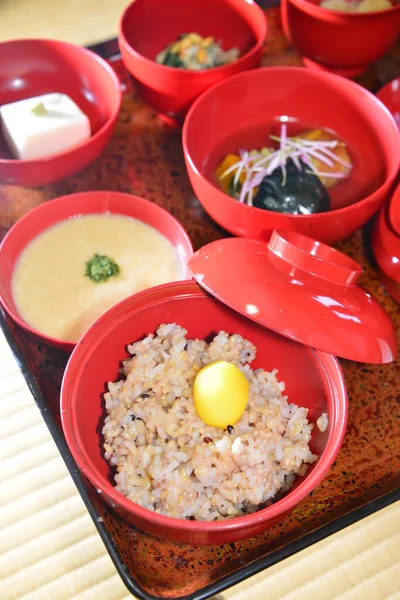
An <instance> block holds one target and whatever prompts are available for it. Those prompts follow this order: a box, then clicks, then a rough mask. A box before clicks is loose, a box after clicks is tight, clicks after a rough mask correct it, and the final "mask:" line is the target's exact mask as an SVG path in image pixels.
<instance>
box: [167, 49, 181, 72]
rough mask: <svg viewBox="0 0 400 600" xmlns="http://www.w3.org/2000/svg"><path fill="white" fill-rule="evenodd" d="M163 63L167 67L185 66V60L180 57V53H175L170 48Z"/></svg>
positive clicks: (178, 67) (179, 67)
mask: <svg viewBox="0 0 400 600" xmlns="http://www.w3.org/2000/svg"><path fill="white" fill-rule="evenodd" d="M162 64H163V65H165V66H167V67H175V68H176V69H181V68H182V67H183V66H184V65H183V62H182V61H181V59H180V58H179V56H178V54H174V53H173V52H170V51H169V50H168V52H167V53H166V55H165V58H164V60H163V63H162Z"/></svg>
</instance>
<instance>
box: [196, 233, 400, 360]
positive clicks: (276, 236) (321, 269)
mask: <svg viewBox="0 0 400 600" xmlns="http://www.w3.org/2000/svg"><path fill="white" fill-rule="evenodd" d="M189 268H190V270H191V272H192V274H193V277H194V278H195V279H196V281H197V282H198V283H199V284H200V285H201V286H202V287H203V288H204V289H206V290H207V291H208V292H210V293H211V294H212V295H213V296H215V297H216V298H218V300H220V301H222V302H223V303H225V304H227V305H228V306H230V307H231V308H233V309H234V310H236V311H237V312H239V313H241V314H243V315H245V316H247V317H249V318H250V319H252V320H253V321H256V322H257V323H260V324H261V325H263V326H265V327H268V329H272V330H274V331H277V332H279V333H280V334H282V335H284V336H286V337H288V338H290V339H292V340H296V341H298V342H300V343H302V344H305V345H307V346H310V347H312V348H316V349H318V350H323V351H325V352H329V353H331V354H335V355H336V356H340V357H342V358H347V359H350V360H356V361H360V362H366V363H379V364H380V363H388V362H391V361H393V360H394V359H395V357H396V353H397V343H396V336H395V331H394V327H393V324H392V321H391V319H390V317H389V315H388V314H387V313H386V311H385V310H384V309H383V307H382V306H381V305H380V304H379V303H378V302H377V301H376V300H374V299H373V298H372V297H371V296H370V294H368V293H367V292H366V291H365V290H363V289H362V288H360V287H358V286H357V285H356V281H357V279H358V277H359V275H360V274H361V273H362V271H363V269H362V267H361V266H360V265H359V264H358V263H357V262H355V261H354V260H352V259H351V258H349V257H348V256H346V255H345V254H342V253H341V252H338V251H337V250H334V249H333V248H331V247H330V246H327V245H325V244H322V243H321V242H317V241H316V240H313V239H311V238H309V237H306V236H304V235H301V234H298V233H295V232H289V231H274V232H273V234H272V237H271V239H270V241H269V243H268V244H266V243H265V242H263V241H258V240H252V239H246V238H228V239H221V240H217V241H215V242H212V243H211V244H208V245H206V246H203V247H202V248H200V250H198V251H197V252H196V253H195V254H194V255H193V256H192V258H191V259H190V261H189Z"/></svg>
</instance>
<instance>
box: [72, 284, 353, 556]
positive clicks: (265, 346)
mask: <svg viewBox="0 0 400 600" xmlns="http://www.w3.org/2000/svg"><path fill="white" fill-rule="evenodd" d="M169 322H175V323H177V324H179V325H182V326H183V327H185V328H186V329H187V330H188V335H189V336H190V337H198V338H200V339H204V338H205V337H206V336H209V335H210V333H211V332H216V331H219V330H221V329H222V330H224V331H227V332H230V333H239V334H241V335H242V336H244V337H246V338H248V339H250V340H251V341H252V342H253V343H254V344H256V346H257V359H256V360H255V361H254V366H255V368H257V367H263V368H264V369H267V370H271V369H273V368H277V369H278V370H279V378H280V379H282V380H283V381H285V383H286V392H285V393H287V394H288V395H289V398H290V401H291V402H296V403H298V404H299V405H301V406H306V407H307V408H309V418H310V419H311V420H312V421H315V420H316V419H317V418H318V417H319V416H320V414H321V413H322V412H323V411H327V413H328V417H329V428H328V431H327V432H325V433H321V432H320V431H319V430H318V429H317V428H316V427H315V428H314V431H313V439H312V443H311V446H312V449H313V450H314V451H315V452H316V453H317V454H318V456H319V459H318V461H317V462H316V463H315V464H314V465H313V466H312V467H311V468H310V470H309V471H308V472H307V474H306V476H305V477H298V478H297V480H296V482H295V485H294V487H293V488H292V490H290V491H289V493H288V494H287V495H286V496H285V497H284V498H283V499H281V500H279V501H277V502H276V503H275V504H273V505H271V506H269V507H268V508H265V509H263V510H260V511H259V512H257V513H254V514H252V515H248V516H244V517H239V518H235V519H227V520H223V521H218V522H215V521H213V522H194V521H188V520H183V519H175V518H171V517H168V516H164V515H160V514H156V513H154V512H152V511H149V510H147V509H145V508H142V507H140V506H139V505H137V504H134V503H133V502H131V501H130V500H128V499H127V498H125V497H124V496H123V495H122V494H120V493H119V492H117V491H116V490H115V488H114V487H113V485H112V483H111V481H112V476H111V471H110V468H109V465H108V463H107V462H106V461H105V459H104V458H103V450H102V444H101V437H100V436H101V434H100V433H99V432H100V431H101V427H102V424H103V422H104V418H105V410H104V401H103V398H102V395H103V393H104V390H105V384H106V383H107V382H108V381H115V380H116V379H117V378H118V375H119V371H118V369H119V367H120V362H121V360H122V359H124V358H125V357H127V351H126V346H127V344H129V343H131V342H133V341H136V340H138V339H140V338H142V337H143V335H145V334H147V333H149V332H154V331H155V329H156V328H157V327H158V325H159V324H160V323H169ZM61 415H62V424H63V429H64V434H65V437H66V440H67V443H68V446H69V448H70V450H71V452H72V454H73V456H74V458H75V460H76V462H77V464H78V466H79V468H80V469H81V470H82V471H83V473H84V474H85V475H86V476H87V477H88V479H89V480H90V481H91V483H92V484H93V485H94V487H95V488H96V489H97V491H98V492H99V493H101V495H102V498H104V500H106V501H107V502H108V503H109V504H110V505H111V506H112V507H113V508H114V509H115V510H116V511H117V512H118V513H119V514H120V515H122V516H123V517H124V518H125V519H127V520H128V521H129V522H130V523H132V524H133V525H135V526H136V527H138V528H139V529H143V530H144V531H147V532H148V533H151V534H153V535H155V536H159V537H166V538H170V539H172V540H177V541H181V542H187V543H189V544H193V545H196V544H223V543H227V542H233V541H236V540H240V539H244V538H248V537H251V536H254V535H256V534H257V533H261V532H262V531H264V530H266V529H267V528H269V527H271V526H272V525H273V524H275V523H277V522H278V521H281V520H282V519H283V517H284V516H285V515H286V514H288V513H289V512H290V511H291V510H292V509H293V508H294V507H295V506H296V505H297V504H298V503H299V502H300V501H301V500H302V499H303V498H305V497H306V496H307V495H308V494H309V493H310V492H311V491H312V490H313V489H314V488H315V487H316V486H317V485H318V484H319V482H320V481H321V480H322V479H323V477H324V476H325V475H326V473H327V472H328V470H329V468H330V466H331V465H332V463H333V461H334V460H335V457H336V455H337V452H338V451H339V448H340V445H341V443H342V440H343V436H344V432H345V428H346V421H347V398H346V389H345V385H344V381H343V375H342V372H341V369H340V367H339V364H338V362H337V360H336V359H335V358H334V357H333V356H332V355H331V354H326V353H324V352H317V351H314V350H312V349H310V348H307V347H305V346H302V345H301V344H298V343H297V342H293V341H291V340H289V339H288V338H285V337H283V336H281V335H279V334H276V333H274V332H272V331H270V330H268V329H265V328H263V327H261V326H260V325H258V324H256V323H254V322H253V321H250V320H249V319H247V318H246V317H243V316H241V315H239V314H238V313H236V312H235V311H233V310H231V309H230V308H228V307H227V306H225V305H224V304H222V303H221V302H218V301H217V300H215V299H214V298H212V297H211V296H208V295H207V293H206V292H204V291H203V290H202V289H201V288H200V287H199V286H198V285H197V284H196V283H195V282H194V281H189V282H178V283H173V284H167V285H163V286H159V287H155V288H152V289H151V290H148V291H146V292H141V293H140V294H137V295H136V296H134V297H132V298H129V299H127V300H124V301H123V302H121V303H119V304H118V305H116V306H114V307H113V308H112V309H110V310H109V311H108V312H107V313H105V314H104V315H103V316H102V317H101V318H100V319H99V320H98V321H97V322H96V323H95V325H93V326H92V327H91V328H90V329H89V330H88V331H87V332H86V334H85V335H84V336H83V337H82V339H81V340H80V342H79V344H78V345H77V346H76V348H75V350H74V352H73V353H72V356H71V358H70V361H69V363H68V365H67V368H66V371H65V375H64V379H63V384H62V390H61Z"/></svg>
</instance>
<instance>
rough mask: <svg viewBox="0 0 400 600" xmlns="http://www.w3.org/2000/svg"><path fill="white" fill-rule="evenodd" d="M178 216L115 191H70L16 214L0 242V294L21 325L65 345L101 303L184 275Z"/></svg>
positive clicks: (188, 249) (185, 245) (185, 241)
mask: <svg viewBox="0 0 400 600" xmlns="http://www.w3.org/2000/svg"><path fill="white" fill-rule="evenodd" d="M192 253H193V248H192V245H191V242H190V239H189V237H188V235H187V234H186V232H185V230H184V229H183V227H182V226H181V225H180V223H179V222H178V221H177V220H176V219H175V218H174V217H173V216H172V215H171V214H169V213H168V212H167V211H166V210H164V209H163V208H161V207H159V206H157V205H156V204H154V203H153V202H150V201H148V200H145V199H143V198H139V197H137V196H133V195H131V194H124V193H120V192H107V191H93V192H82V193H77V194H70V195H68V196H63V197H60V198H56V199H54V200H51V201H49V202H46V203H45V204H41V205H39V206H37V207H36V208H34V209H33V210H31V211H29V212H28V213H27V214H26V215H25V216H24V217H22V219H20V220H19V221H17V222H16V223H15V224H14V226H13V227H12V228H11V229H10V231H9V232H8V233H7V235H6V236H5V237H4V239H3V241H2V243H1V245H0V301H1V304H2V305H3V307H4V308H5V310H6V311H7V312H8V314H9V315H10V316H11V317H12V318H13V319H14V320H15V321H16V322H17V323H18V324H19V325H20V326H22V327H23V328H25V329H26V330H28V331H30V332H31V333H33V334H35V335H36V336H38V337H40V338H41V339H42V340H44V341H45V342H46V343H49V344H51V345H55V346H58V347H60V348H63V349H65V350H72V348H73V347H74V346H75V344H76V343H77V342H78V340H79V339H80V337H81V336H82V335H83V333H84V332H85V331H86V330H87V329H88V328H89V327H90V325H92V324H93V323H94V322H96V321H97V319H98V318H99V317H100V316H101V315H102V314H103V313H104V312H106V311H107V310H108V309H109V308H111V307H112V306H114V305H115V304H117V303H118V302H120V301H122V300H123V299H125V298H127V297H129V296H132V295H134V294H136V293H137V292H140V291H142V290H145V289H148V288H151V287H153V286H156V285H160V284H163V283H169V282H173V281H180V280H185V279H188V278H190V275H189V271H188V267H187V262H188V259H189V258H190V256H191V255H192Z"/></svg>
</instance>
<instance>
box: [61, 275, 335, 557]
mask: <svg viewBox="0 0 400 600" xmlns="http://www.w3.org/2000/svg"><path fill="white" fill-rule="evenodd" d="M220 359H222V360H226V361H228V362H232V363H234V364H235V365H236V366H237V367H238V368H239V369H240V370H241V371H242V372H243V373H244V374H245V375H246V377H247V378H248V381H249V386H250V393H249V401H248V404H247V406H246V409H245V412H244V413H243V416H242V418H241V419H240V420H239V421H238V422H237V423H236V424H235V426H234V427H230V426H229V427H228V429H227V430H223V429H218V428H216V427H211V426H209V425H206V424H205V423H204V422H203V421H202V420H201V419H200V417H199V416H198V415H197V413H196V411H195V409H194V405H193V394H192V391H193V381H194V378H195V376H196V373H197V372H198V370H199V369H200V368H201V367H202V366H204V365H207V364H209V363H210V362H213V361H215V360H220ZM61 414H62V424H63V429H64V433H65V436H66V440H67V443H68V445H69V448H70V450H71V452H72V454H73V456H74V458H75V460H76V462H77V464H78V466H79V468H80V469H81V471H82V472H83V473H84V474H85V475H86V476H87V478H88V479H89V480H90V482H91V483H92V484H93V486H94V487H95V488H96V489H97V491H98V493H101V494H102V497H103V498H104V500H105V501H106V502H108V503H109V504H110V505H111V506H112V507H113V508H114V509H115V510H116V511H117V512H118V513H119V514H120V515H121V516H123V517H124V518H125V519H127V520H128V521H129V522H130V523H131V524H133V525H134V526H136V527H138V528H139V529H142V530H144V531H146V532H148V533H150V534H153V535H155V536H160V537H166V538H170V539H173V540H176V541H180V542H186V543H190V544H193V545H196V544H223V543H227V542H232V541H237V540H240V539H244V538H248V537H252V536H254V535H256V534H258V533H261V532H262V531H264V530H266V529H267V528H269V527H271V526H272V525H274V524H275V523H277V522H278V521H281V520H282V519H283V518H284V517H285V515H287V514H288V513H289V512H290V511H292V510H293V508H294V507H295V506H296V505H297V504H298V503H299V502H301V500H303V499H304V498H305V497H306V496H308V495H309V494H310V492H311V491H312V490H313V489H314V488H315V487H316V486H317V485H318V484H319V483H320V481H321V480H322V479H323V478H324V476H325V475H326V474H327V472H328V470H329V468H330V467H331V465H332V463H333V462H334V460H335V457H336V455H337V453H338V451H339V449H340V446H341V443H342V440H343V436H344V432H345V428H346V421H347V396H346V389H345V385H344V380H343V375H342V372H341V369H340V366H339V364H338V361H337V359H336V358H335V357H334V356H332V355H330V354H327V353H325V352H320V351H316V350H313V349H311V348H308V347H306V346H303V345H301V344H299V343H297V342H294V341H292V340H290V339H288V338H286V337H283V336H281V335H279V334H277V333H275V332H273V331H270V330H268V329H266V328H264V327H262V326H260V325H258V324H257V323H255V322H253V321H250V320H249V319H247V318H245V317H243V316H242V315H240V314H238V313H236V312H235V311H233V310H232V309H230V308H228V307H226V306H225V305H224V304H222V303H221V302H218V301H217V300H216V299H214V298H213V297H211V296H210V295H208V294H207V293H206V292H205V291H204V290H202V288H200V287H199V285H198V284H197V283H196V282H194V281H185V282H176V283H171V284H166V285H162V286H158V287H154V288H151V289H149V290H146V291H144V292H141V293H139V294H136V295H135V296H133V297H130V298H128V299H126V300H124V301H122V302H121V303H119V304H118V305H116V306H114V307H113V308H111V309H110V310H109V311H108V312H106V313H105V314H104V315H102V316H101V317H100V319H99V320H98V321H97V322H96V323H95V324H94V325H93V326H92V327H91V328H90V329H89V330H88V331H87V332H86V333H85V335H84V336H83V338H82V339H81V340H80V342H79V344H78V345H77V346H76V348H75V350H74V352H73V353H72V355H71V358H70V361H69V363H68V365H67V368H66V371H65V375H64V380H63V384H62V391H61Z"/></svg>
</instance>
